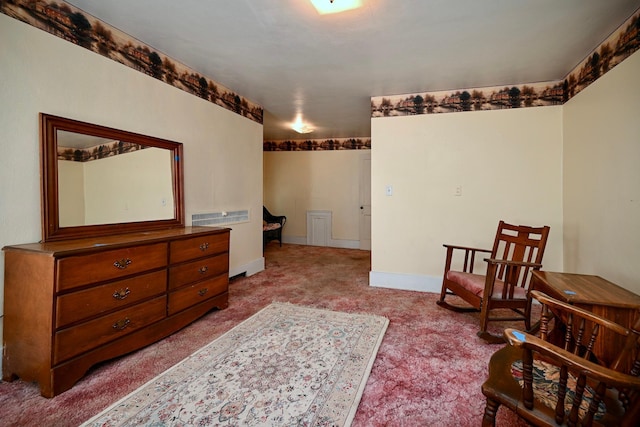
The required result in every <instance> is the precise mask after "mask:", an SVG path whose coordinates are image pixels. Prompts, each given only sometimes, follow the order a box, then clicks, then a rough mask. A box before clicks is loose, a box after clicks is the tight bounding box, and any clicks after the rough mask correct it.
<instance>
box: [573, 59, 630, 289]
mask: <svg viewBox="0 0 640 427" xmlns="http://www.w3.org/2000/svg"><path fill="white" fill-rule="evenodd" d="M639 76H640V52H636V53H634V54H633V55H632V56H631V57H629V58H627V59H626V60H625V61H624V62H622V63H621V64H619V65H618V66H616V67H615V68H614V69H613V70H611V71H609V72H608V73H607V74H605V75H604V76H603V77H601V78H600V79H599V80H597V81H596V82H595V83H593V84H592V85H590V86H589V87H588V88H587V89H586V90H584V91H582V92H580V93H579V94H578V95H577V96H576V97H575V98H573V99H571V100H570V101H569V102H568V103H566V104H565V105H564V111H563V112H564V158H563V170H564V182H563V188H564V241H565V251H564V265H565V269H566V271H567V272H575V273H585V274H595V275H598V276H601V277H604V278H605V279H607V280H610V281H612V282H614V283H617V284H618V285H620V286H623V287H625V288H627V289H630V290H631V291H633V292H635V293H638V294H640V77H639Z"/></svg>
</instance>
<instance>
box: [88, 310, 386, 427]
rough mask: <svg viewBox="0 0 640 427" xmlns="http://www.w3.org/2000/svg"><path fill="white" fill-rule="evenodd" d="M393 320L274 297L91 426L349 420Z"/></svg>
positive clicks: (298, 423) (319, 423)
mask: <svg viewBox="0 0 640 427" xmlns="http://www.w3.org/2000/svg"><path fill="white" fill-rule="evenodd" d="M388 324H389V321H388V319H387V318H385V317H382V316H375V315H364V314H351V313H343V312H337V311H330V310H324V309H317V308H309V307H304V306H298V305H294V304H288V303H272V304H270V305H268V306H267V307H265V308H264V309H262V310H261V311H259V312H258V313H256V314H255V315H253V316H252V317H250V318H248V319H247V320H245V321H244V322H242V323H241V324H239V325H237V326H236V327H234V328H233V329H231V330H230V331H228V332H227V333H225V334H224V335H222V336H220V337H219V338H217V339H216V340H214V341H212V342H211V343H209V344H208V345H206V346H205V347H203V348H202V349H200V350H198V351H197V352H196V353H194V354H193V355H191V356H189V357H187V358H186V359H184V360H183V361H182V362H180V363H178V364H177V365H175V366H174V367H172V368H170V369H169V370H167V371H165V372H164V373H162V374H160V375H159V376H157V377H156V378H154V379H153V380H151V381H150V382H148V383H147V384H145V385H144V386H142V387H140V388H139V389H138V390H136V391H134V392H133V393H131V394H130V395H129V396H126V397H125V398H123V399H122V400H120V401H119V402H116V403H115V404H113V405H112V406H111V407H109V408H107V409H105V410H104V411H103V412H102V413H100V414H98V415H96V416H95V417H93V418H92V419H90V420H89V421H87V422H86V423H85V424H83V425H85V426H102V427H106V426H134V425H135V426H139V425H147V426H185V425H190V426H191V425H197V426H222V425H224V426H229V425H233V426H238V425H242V426H348V425H350V424H351V422H352V420H353V417H354V416H355V412H356V409H357V408H358V404H359V402H360V398H361V396H362V392H363V390H364V386H365V384H366V382H367V378H368V377H369V372H370V371H371V367H372V365H373V361H374V360H375V357H376V354H377V352H378V348H379V347H380V343H381V342H382V338H383V336H384V334H385V331H386V329H387V326H388Z"/></svg>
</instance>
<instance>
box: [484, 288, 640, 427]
mask: <svg viewBox="0 0 640 427" xmlns="http://www.w3.org/2000/svg"><path fill="white" fill-rule="evenodd" d="M531 296H532V298H534V299H536V300H538V301H539V302H540V303H541V304H542V316H541V319H540V324H541V326H540V336H539V337H537V336H533V335H530V334H528V333H525V332H521V331H517V330H515V329H506V330H505V331H504V335H505V337H506V339H507V342H508V345H507V346H505V347H503V348H502V349H500V350H498V351H497V352H496V353H494V355H493V356H491V360H490V362H489V377H488V379H487V380H486V381H485V383H484V384H483V385H482V393H483V394H484V395H485V396H486V398H487V406H486V408H485V412H484V417H483V420H482V425H483V426H484V427H489V426H494V425H495V417H496V413H497V411H498V408H499V407H500V405H504V406H506V407H507V408H509V409H511V410H512V411H514V412H515V413H516V414H518V416H519V417H521V418H523V419H525V420H526V421H527V422H528V423H530V424H532V425H536V426H560V425H563V426H564V425H567V426H591V425H594V426H638V425H640V377H639V376H638V374H639V373H640V356H639V355H640V342H639V340H640V332H638V330H637V329H639V328H640V320H638V321H637V322H636V324H635V326H634V327H633V328H632V329H627V328H624V327H622V326H620V325H618V324H617V323H614V322H612V321H610V320H607V319H605V318H602V317H600V316H597V315H595V314H593V313H592V312H589V311H586V310H583V309H580V308H578V307H575V306H573V305H570V304H567V303H564V302H561V301H558V300H555V299H553V298H551V297H549V296H547V295H545V294H542V293H540V292H539V291H531ZM605 334H614V335H617V336H621V337H622V342H623V343H624V344H622V345H620V346H619V348H616V349H615V352H616V354H617V357H616V359H615V360H614V361H613V362H612V363H611V364H610V366H603V365H602V364H599V363H598V361H597V357H596V355H595V353H596V352H595V348H596V347H597V344H596V345H595V346H594V343H597V340H599V339H604V337H603V335H605Z"/></svg>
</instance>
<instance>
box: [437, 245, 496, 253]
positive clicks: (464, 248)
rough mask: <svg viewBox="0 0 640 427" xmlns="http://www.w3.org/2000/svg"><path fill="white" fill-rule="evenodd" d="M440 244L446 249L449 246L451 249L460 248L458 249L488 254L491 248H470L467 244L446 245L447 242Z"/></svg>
mask: <svg viewBox="0 0 640 427" xmlns="http://www.w3.org/2000/svg"><path fill="white" fill-rule="evenodd" d="M442 246H444V247H445V248H447V249H449V248H451V249H460V250H463V251H473V252H486V253H488V254H490V253H491V249H481V248H472V247H468V246H458V245H447V244H444V245H442Z"/></svg>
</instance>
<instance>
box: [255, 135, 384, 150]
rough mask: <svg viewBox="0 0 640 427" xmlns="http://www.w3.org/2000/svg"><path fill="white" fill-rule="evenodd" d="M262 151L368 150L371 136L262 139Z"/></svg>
mask: <svg viewBox="0 0 640 427" xmlns="http://www.w3.org/2000/svg"><path fill="white" fill-rule="evenodd" d="M262 147H263V151H328V150H370V149H371V138H369V137H366V138H331V139H296V140H291V139H289V140H278V141H264V143H263V144H262Z"/></svg>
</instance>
